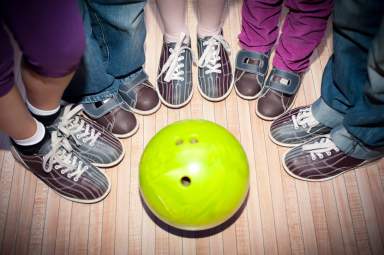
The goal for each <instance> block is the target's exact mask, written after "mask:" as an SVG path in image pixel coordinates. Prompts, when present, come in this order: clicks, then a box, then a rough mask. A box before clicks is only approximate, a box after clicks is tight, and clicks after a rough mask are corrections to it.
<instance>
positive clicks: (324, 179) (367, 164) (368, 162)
mask: <svg viewBox="0 0 384 255" xmlns="http://www.w3.org/2000/svg"><path fill="white" fill-rule="evenodd" d="M288 152H289V150H288V151H287V152H286V153H284V155H283V157H282V158H281V160H282V165H283V168H284V170H285V172H286V173H287V174H288V175H290V176H292V177H293V178H295V179H298V180H301V181H307V182H325V181H329V180H332V179H334V178H336V177H338V176H339V175H342V174H345V173H346V172H349V171H352V170H355V169H357V168H359V167H361V166H370V165H372V164H373V163H374V162H375V161H377V160H379V159H374V160H371V161H367V162H363V163H361V164H359V165H357V166H355V167H353V168H351V169H348V170H345V171H344V172H341V173H338V174H336V175H334V176H330V177H327V178H323V179H316V180H315V179H308V178H304V177H301V176H298V175H296V174H294V173H292V172H291V171H290V170H289V168H288V167H287V165H286V164H285V157H286V156H287V154H288Z"/></svg>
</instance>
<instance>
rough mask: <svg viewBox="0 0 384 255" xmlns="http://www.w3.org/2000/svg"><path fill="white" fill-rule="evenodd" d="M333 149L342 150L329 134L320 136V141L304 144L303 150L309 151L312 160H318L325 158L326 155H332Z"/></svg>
mask: <svg viewBox="0 0 384 255" xmlns="http://www.w3.org/2000/svg"><path fill="white" fill-rule="evenodd" d="M332 150H333V151H335V152H339V151H340V150H339V148H337V146H336V144H335V143H334V142H333V141H332V140H331V138H330V137H329V136H324V137H322V138H320V140H319V141H318V142H315V143H312V144H305V145H303V151H308V152H309V154H310V155H311V158H312V160H316V159H317V158H319V159H323V158H324V157H326V156H331V155H332Z"/></svg>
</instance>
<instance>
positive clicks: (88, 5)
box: [67, 0, 146, 103]
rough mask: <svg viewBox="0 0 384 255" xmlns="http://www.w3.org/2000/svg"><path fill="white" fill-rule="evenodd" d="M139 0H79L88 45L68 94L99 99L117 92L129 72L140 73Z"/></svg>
mask: <svg viewBox="0 0 384 255" xmlns="http://www.w3.org/2000/svg"><path fill="white" fill-rule="evenodd" d="M145 3H146V1H145V0H142V1H138V0H135V1H133V0H81V1H80V4H81V5H82V6H83V17H84V27H85V30H86V37H87V38H86V40H87V49H86V53H85V56H84V61H83V65H82V67H83V68H82V69H81V70H80V71H79V72H78V75H77V77H75V79H74V81H73V82H72V84H71V86H70V88H69V89H68V90H67V92H68V93H67V96H68V95H69V96H70V97H72V98H78V99H80V101H81V102H82V103H91V102H97V101H101V100H103V99H105V98H108V97H110V96H111V95H114V94H116V93H117V92H118V89H119V87H120V86H121V85H122V83H124V82H125V81H126V80H127V78H129V77H130V76H132V75H133V76H134V75H137V74H138V73H142V72H143V70H142V66H143V64H144V61H145V55H144V41H145V36H146V28H145V22H144V6H145Z"/></svg>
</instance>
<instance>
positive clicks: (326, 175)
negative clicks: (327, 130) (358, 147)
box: [283, 135, 371, 181]
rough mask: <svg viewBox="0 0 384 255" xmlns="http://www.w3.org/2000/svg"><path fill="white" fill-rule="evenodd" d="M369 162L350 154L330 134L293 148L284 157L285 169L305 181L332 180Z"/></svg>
mask: <svg viewBox="0 0 384 255" xmlns="http://www.w3.org/2000/svg"><path fill="white" fill-rule="evenodd" d="M369 162H371V161H369V160H363V159H357V158H353V157H351V156H348V155H347V154H345V153H344V152H342V151H341V150H340V149H339V148H338V147H337V146H336V144H335V143H334V142H333V141H332V139H331V138H330V136H328V135H327V136H318V137H316V138H314V139H312V140H310V141H309V142H307V143H305V144H303V145H299V146H297V147H295V148H292V149H291V150H289V151H288V152H287V153H286V154H285V155H284V157H283V166H284V169H285V171H287V173H288V174H289V175H291V176H293V177H295V178H298V179H301V180H305V181H326V180H330V179H332V178H335V177H336V176H338V175H340V174H342V173H345V172H347V171H350V170H353V169H355V168H357V167H359V166H361V165H363V164H366V163H369Z"/></svg>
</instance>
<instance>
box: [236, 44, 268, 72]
mask: <svg viewBox="0 0 384 255" xmlns="http://www.w3.org/2000/svg"><path fill="white" fill-rule="evenodd" d="M247 59H256V60H259V61H260V64H259V65H256V64H250V63H246V60H247ZM268 60H269V56H268V55H265V54H262V53H258V52H251V51H246V50H240V51H239V52H238V53H237V56H236V69H239V70H242V71H245V72H248V73H253V74H257V75H261V76H265V75H266V73H267V72H268Z"/></svg>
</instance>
